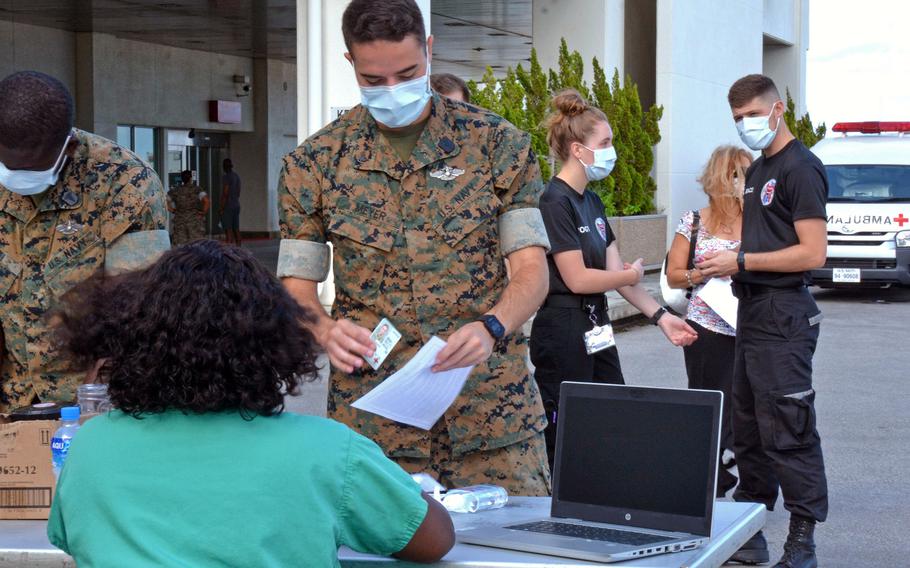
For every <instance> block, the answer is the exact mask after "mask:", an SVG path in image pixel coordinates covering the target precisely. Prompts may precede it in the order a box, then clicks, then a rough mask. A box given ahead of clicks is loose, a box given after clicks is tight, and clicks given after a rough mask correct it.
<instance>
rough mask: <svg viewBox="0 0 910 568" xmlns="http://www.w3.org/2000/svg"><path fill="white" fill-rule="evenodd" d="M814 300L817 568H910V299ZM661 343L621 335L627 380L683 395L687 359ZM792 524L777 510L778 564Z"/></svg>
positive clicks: (847, 296)
mask: <svg viewBox="0 0 910 568" xmlns="http://www.w3.org/2000/svg"><path fill="white" fill-rule="evenodd" d="M815 296H816V300H817V301H818V303H819V306H820V307H821V309H822V311H823V312H824V313H825V321H824V323H823V324H822V334H821V338H820V340H819V345H818V350H817V352H816V356H815V387H816V389H817V390H818V397H817V399H816V401H817V407H818V430H819V433H820V434H821V437H822V447H823V449H824V452H825V459H826V462H827V472H828V484H829V491H830V505H831V510H830V516H829V520H828V522H827V523H824V524H823V525H820V526H819V528H818V530H817V537H818V547H819V548H818V551H819V561H820V562H819V564H820V566H823V567H825V568H830V567H857V566H875V567H897V566H907V565H908V564H910V561H908V560H907V553H906V552H905V545H904V538H906V533H907V528H908V527H910V482H908V477H907V474H906V471H907V469H908V467H910V455H908V453H907V445H906V444H907V440H908V439H910V414H908V410H907V407H908V399H910V373H908V361H910V357H908V339H910V333H908V332H910V290H880V291H837V290H826V291H816V292H815ZM659 338H660V335H659V332H658V331H657V330H655V329H654V328H653V327H650V326H636V327H632V328H629V329H627V330H626V331H624V332H622V333H621V334H619V335H618V336H617V344H618V346H619V350H620V357H621V359H622V364H623V370H624V372H625V376H626V379H627V381H628V382H630V383H632V384H641V385H657V386H685V384H686V375H685V370H684V368H683V357H682V351H681V350H678V349H676V348H674V347H673V346H671V345H670V344H669V343H667V342H665V341H658V339H659ZM788 520H789V516H788V514H787V512H786V511H785V510H784V508H783V504H782V503H781V502H779V503H778V506H777V507H776V510H775V511H774V512H773V513H770V515H769V521H768V525H767V529H766V534H767V536H768V540H769V541H770V545H771V546H772V556H774V555H776V554H779V551H780V547H781V546H782V545H783V542H784V540H785V538H786V533H787V523H788ZM772 560H776V558H772Z"/></svg>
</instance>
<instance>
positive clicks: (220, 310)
mask: <svg viewBox="0 0 910 568" xmlns="http://www.w3.org/2000/svg"><path fill="white" fill-rule="evenodd" d="M311 317H312V316H311V315H310V314H309V313H307V312H305V311H304V310H303V309H302V308H300V307H299V306H298V304H297V303H296V302H295V301H294V300H293V299H291V297H290V296H288V295H287V293H286V292H285V291H284V289H283V288H282V286H281V284H280V283H279V282H278V281H277V280H276V279H275V277H273V276H272V275H270V274H269V273H268V272H267V271H266V269H265V268H263V267H262V266H261V265H260V264H259V263H258V262H257V261H256V260H255V259H254V258H253V257H252V255H251V254H250V253H249V252H247V251H245V250H242V249H239V248H234V247H228V246H225V245H223V244H221V243H218V242H215V241H194V242H191V243H189V244H187V245H184V246H182V247H179V248H176V249H174V250H171V251H170V252H167V253H165V254H164V255H163V256H162V257H161V259H160V260H159V261H158V262H157V263H155V264H154V265H152V266H150V267H148V268H147V269H145V270H142V271H138V272H133V273H129V274H125V275H122V276H120V277H117V278H114V279H107V280H99V281H94V282H91V283H89V284H87V285H86V286H84V287H82V288H77V289H76V290H75V291H74V293H73V294H72V295H71V296H70V297H69V298H68V299H67V301H66V302H65V303H64V307H63V308H62V309H61V310H60V313H59V314H58V318H57V321H58V326H59V327H58V331H59V337H60V339H61V343H62V345H61V347H62V348H65V349H66V350H67V351H68V352H69V353H70V354H71V355H72V357H74V358H75V360H76V361H77V362H80V363H82V364H84V365H85V368H87V369H88V368H91V367H92V366H93V363H94V362H95V361H98V360H100V359H106V361H107V362H106V365H105V367H106V369H107V370H108V373H109V375H108V376H109V387H108V388H109V393H110V397H111V402H112V403H113V406H114V407H115V408H116V410H114V411H112V412H110V413H108V414H105V415H102V416H98V417H96V418H92V419H91V420H89V421H87V422H86V423H85V424H84V425H83V426H82V428H81V429H80V430H79V432H78V433H77V434H76V436H75V438H74V439H73V443H72V446H71V447H70V452H69V455H68V457H67V461H66V465H65V467H64V468H63V471H62V473H61V475H60V480H59V483H58V485H57V493H56V495H55V497H54V502H53V507H52V509H51V515H50V519H49V521H48V529H47V532H48V537H49V538H50V541H51V542H52V543H53V544H54V545H55V546H57V547H59V548H61V549H63V550H64V551H66V552H67V553H69V554H71V555H72V556H73V557H75V559H76V562H77V564H78V565H79V566H118V567H119V566H130V567H138V566H303V565H306V566H338V565H339V564H338V559H337V550H338V547H339V546H341V545H347V546H349V547H351V548H352V549H354V550H357V551H361V552H366V553H373V554H381V555H393V556H397V557H399V558H402V559H407V560H412V561H418V562H432V561H436V560H438V559H439V558H441V557H442V556H443V555H444V554H445V553H446V552H448V550H449V549H450V548H451V547H452V545H453V543H454V532H453V529H452V523H451V520H450V519H449V516H448V513H447V512H446V511H445V509H444V508H442V506H441V505H440V504H439V503H437V502H435V501H434V500H433V499H431V498H428V497H426V496H424V495H423V494H421V491H420V488H419V486H418V485H417V484H416V483H414V481H412V480H411V478H410V477H409V476H408V475H407V474H406V473H405V472H404V471H403V470H402V469H401V468H400V467H398V465H396V464H395V463H393V462H392V461H390V460H388V459H387V458H386V457H385V456H384V455H383V454H382V452H381V450H380V449H379V447H378V446H376V445H375V444H374V443H373V442H371V441H370V440H368V439H367V438H364V437H363V436H360V435H359V434H356V433H355V432H353V431H352V430H350V429H348V428H347V427H346V426H344V425H342V424H339V423H337V422H333V421H331V420H326V419H323V418H318V417H313V416H301V415H294V414H286V413H282V410H283V404H282V401H283V395H284V393H285V392H291V393H294V392H296V390H297V387H298V385H299V384H300V382H301V381H303V380H312V378H313V377H314V376H315V373H316V370H317V369H316V365H315V358H316V343H315V341H314V339H313V337H312V336H311V335H310V333H309V332H308V331H306V330H305V329H304V327H303V326H302V325H301V323H302V322H306V321H309V320H310V319H311Z"/></svg>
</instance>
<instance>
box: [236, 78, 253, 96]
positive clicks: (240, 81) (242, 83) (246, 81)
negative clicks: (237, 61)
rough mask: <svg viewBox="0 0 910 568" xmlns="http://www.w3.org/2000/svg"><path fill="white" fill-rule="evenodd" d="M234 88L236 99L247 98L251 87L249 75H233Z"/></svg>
mask: <svg viewBox="0 0 910 568" xmlns="http://www.w3.org/2000/svg"><path fill="white" fill-rule="evenodd" d="M234 87H236V93H237V96H238V97H248V96H249V95H250V91H252V90H253V87H252V86H251V85H250V76H249V75H234Z"/></svg>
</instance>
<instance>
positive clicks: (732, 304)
mask: <svg viewBox="0 0 910 568" xmlns="http://www.w3.org/2000/svg"><path fill="white" fill-rule="evenodd" d="M698 297H699V298H701V299H702V300H704V302H705V303H706V304H708V306H710V308H711V309H712V310H714V311H715V312H717V315H719V316H720V317H722V318H724V321H725V322H727V323H728V324H730V326H731V327H732V328H733V329H736V309H737V308H738V307H739V300H737V299H736V296H734V295H733V290H732V289H731V288H730V279H729V278H712V279H710V280H708V283H707V284H705V285H704V286H703V287H702V289H701V290H700V291H699V292H698Z"/></svg>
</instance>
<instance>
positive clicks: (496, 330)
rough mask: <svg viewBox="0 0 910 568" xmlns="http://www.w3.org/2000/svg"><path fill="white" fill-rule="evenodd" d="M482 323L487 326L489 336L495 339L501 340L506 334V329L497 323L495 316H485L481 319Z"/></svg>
mask: <svg viewBox="0 0 910 568" xmlns="http://www.w3.org/2000/svg"><path fill="white" fill-rule="evenodd" d="M483 323H484V324H485V325H486V326H487V329H488V330H490V335H492V336H493V337H495V338H496V339H501V338H502V336H503V335H505V333H506V328H504V327H503V326H502V324H501V323H499V320H498V319H496V316H486V317H485V318H483Z"/></svg>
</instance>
